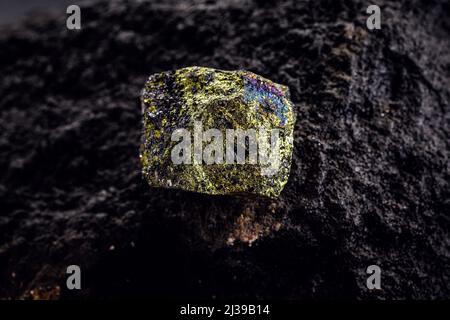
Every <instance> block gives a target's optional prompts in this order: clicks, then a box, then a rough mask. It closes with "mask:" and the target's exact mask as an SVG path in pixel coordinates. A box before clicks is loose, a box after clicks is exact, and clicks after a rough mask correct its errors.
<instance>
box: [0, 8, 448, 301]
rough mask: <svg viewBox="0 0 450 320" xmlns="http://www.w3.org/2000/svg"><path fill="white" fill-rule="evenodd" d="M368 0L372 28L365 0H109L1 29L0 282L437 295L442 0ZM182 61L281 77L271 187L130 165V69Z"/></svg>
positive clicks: (119, 289)
mask: <svg viewBox="0 0 450 320" xmlns="http://www.w3.org/2000/svg"><path fill="white" fill-rule="evenodd" d="M378 3H379V4H380V6H381V8H382V29H381V30H375V31H369V30H367V28H366V25H365V22H366V18H367V15H366V14H365V8H366V7H367V5H368V4H367V3H366V2H364V1H310V2H305V1H282V2H279V3H278V2H277V6H274V5H272V4H271V5H269V4H265V3H263V2H261V1H246V2H245V4H240V3H238V2H235V1H217V3H215V2H205V3H203V1H189V2H188V3H186V2H184V3H183V4H175V3H174V2H173V1H167V2H163V3H159V4H149V3H147V2H141V3H134V2H129V1H115V2H109V1H104V2H100V3H98V4H92V5H89V4H87V5H85V6H84V7H82V15H83V18H82V30H80V31H69V30H66V29H65V17H66V14H65V12H61V14H60V16H59V17H55V18H54V19H49V20H48V19H34V20H32V21H28V22H27V24H24V25H22V26H18V27H17V28H15V30H9V31H8V32H2V33H1V35H0V47H1V50H0V72H1V74H2V77H1V79H0V97H1V99H0V112H1V116H0V128H1V130H0V150H1V157H0V169H1V172H2V174H1V175H0V284H1V285H0V298H10V297H24V298H40V297H44V298H58V297H59V298H72V297H117V296H152V297H189V298H193V297H204V298H211V297H212V296H215V297H217V298H224V297H226V298H233V297H258V298H311V297H314V298H358V299H394V298H395V299H403V298H412V299H431V298H441V299H443V298H449V296H450V288H449V283H450V269H449V267H448V266H449V262H450V248H449V234H450V219H449V213H450V186H449V184H450V168H449V165H448V164H449V157H450V145H449V141H450V122H449V119H450V110H449V99H450V91H449V90H450V89H449V88H450V86H449V83H450V75H449V70H450V69H449V68H450V58H449V55H448V52H449V49H450V44H449V39H450V37H449V34H450V27H449V21H450V17H449V12H450V10H449V5H448V3H446V2H441V1H431V2H430V1H400V2H396V3H395V4H392V3H391V2H390V1H378ZM191 4H192V5H191ZM192 65H202V66H208V67H211V68H218V69H225V70H237V69H243V70H249V71H252V72H254V73H256V74H260V75H262V76H264V77H267V78H268V79H271V80H273V81H275V82H277V83H282V84H285V85H286V86H288V87H289V88H290V91H291V98H292V102H293V103H294V105H295V110H296V112H297V122H296V125H295V128H294V139H295V142H294V145H295V148H294V152H293V162H292V168H291V173H290V177H289V180H288V183H287V184H286V186H285V188H284V190H283V192H282V193H281V196H280V198H278V199H277V200H276V201H273V202H272V201H268V200H261V199H250V198H248V199H242V198H234V197H228V196H209V195H202V194H197V193H190V192H184V191H173V190H164V189H162V190H161V189H156V188H155V189H149V186H148V185H147V183H146V181H145V180H144V179H143V178H142V175H141V172H140V171H141V166H140V161H139V156H138V155H139V142H140V133H141V125H140V124H141V109H140V103H139V94H140V90H141V89H142V84H143V83H144V82H145V80H146V77H147V76H148V75H150V74H153V73H157V72H161V71H164V70H174V69H179V68H182V67H186V66H192ZM249 244H251V246H249ZM70 264H79V265H80V267H81V268H82V270H83V277H84V278H83V279H84V280H83V281H84V282H83V290H81V291H78V292H73V291H70V292H69V291H68V290H66V289H65V281H66V274H65V271H66V267H67V266H68V265H70ZM371 264H377V265H379V266H380V267H381V269H382V289H383V290H379V291H369V290H368V289H367V288H366V277H367V275H366V273H365V270H366V268H367V266H369V265H371Z"/></svg>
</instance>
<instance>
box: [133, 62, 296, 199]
mask: <svg viewBox="0 0 450 320" xmlns="http://www.w3.org/2000/svg"><path fill="white" fill-rule="evenodd" d="M141 102H142V118H143V121H142V122H143V130H142V142H141V152H140V158H141V163H142V173H143V174H144V176H145V177H146V178H147V181H148V183H149V184H150V185H151V186H153V187H162V188H173V189H182V190H185V191H193V192H200V193H205V194H212V195H218V194H220V195H242V196H248V195H257V196H261V197H269V198H277V197H278V196H279V195H280V193H281V191H282V190H283V187H284V186H285V185H286V183H287V181H288V178H289V172H290V169H291V160H292V151H293V131H294V124H295V114H294V112H293V104H292V102H291V101H290V100H289V89H288V88H287V87H285V86H282V85H279V84H275V83H273V82H272V81H270V80H268V79H264V78H263V77H261V76H258V75H256V74H254V73H251V72H248V71H244V70H237V71H225V70H217V69H211V68H205V67H187V68H182V69H179V70H176V71H167V72H162V73H158V74H154V75H151V76H150V77H149V79H148V80H147V82H146V83H145V86H144V89H143V91H142V95H141Z"/></svg>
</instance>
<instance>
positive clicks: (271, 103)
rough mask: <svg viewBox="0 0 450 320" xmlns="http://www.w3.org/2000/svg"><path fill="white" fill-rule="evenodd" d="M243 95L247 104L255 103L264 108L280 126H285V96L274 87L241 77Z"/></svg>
mask: <svg viewBox="0 0 450 320" xmlns="http://www.w3.org/2000/svg"><path fill="white" fill-rule="evenodd" d="M243 78H244V85H245V93H244V99H245V101H246V102H247V103H248V102H250V101H257V102H258V103H259V104H260V105H262V106H264V107H265V108H264V111H265V112H272V113H274V114H275V115H276V116H277V117H278V118H279V119H280V126H285V125H286V122H287V113H288V112H289V105H288V102H287V101H284V96H285V94H284V93H283V92H281V91H280V89H279V88H277V87H275V86H274V85H271V84H268V83H266V82H262V81H261V80H259V79H257V78H256V77H250V76H247V75H245V76H243Z"/></svg>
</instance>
